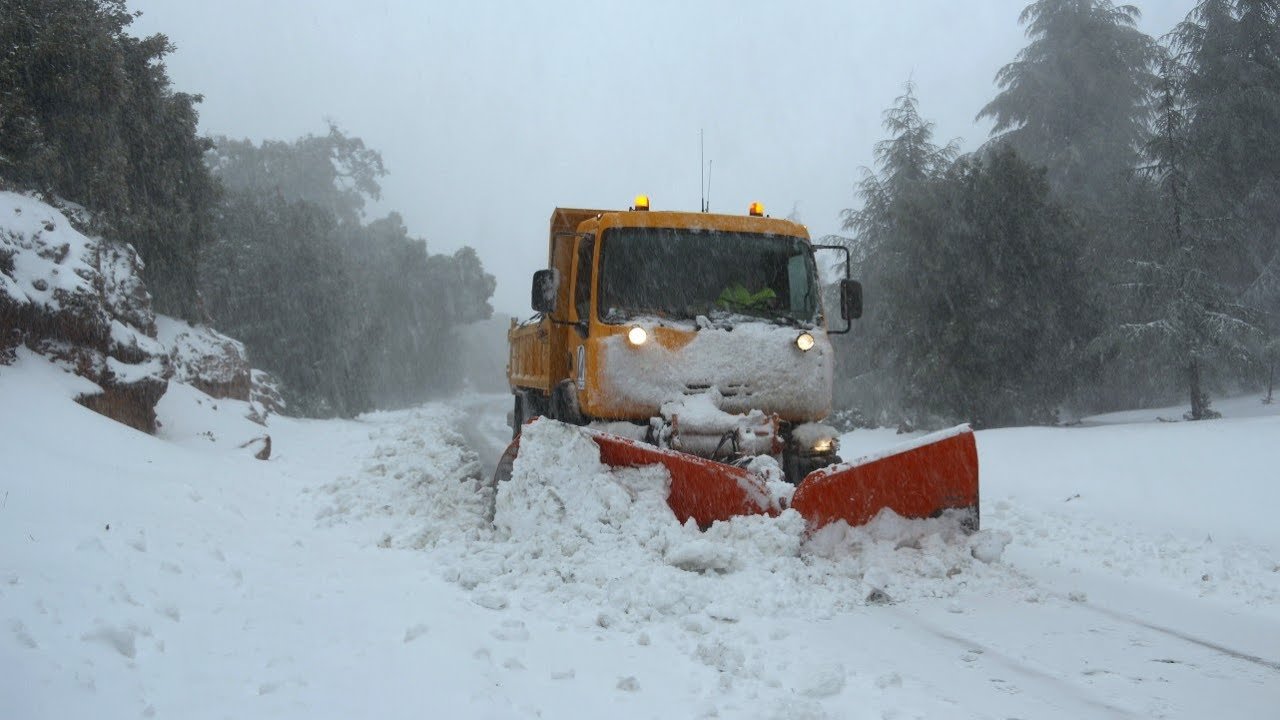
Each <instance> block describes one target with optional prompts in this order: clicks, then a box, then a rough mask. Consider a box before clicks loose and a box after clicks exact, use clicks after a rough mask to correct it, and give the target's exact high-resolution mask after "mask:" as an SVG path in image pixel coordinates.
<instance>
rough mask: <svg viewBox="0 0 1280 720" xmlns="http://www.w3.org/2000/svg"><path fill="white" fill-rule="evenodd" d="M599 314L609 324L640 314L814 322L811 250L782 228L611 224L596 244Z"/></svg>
mask: <svg viewBox="0 0 1280 720" xmlns="http://www.w3.org/2000/svg"><path fill="white" fill-rule="evenodd" d="M600 252H601V255H600V284H599V288H600V290H599V298H600V305H599V308H598V310H599V313H600V319H601V320H602V321H603V322H606V323H624V322H627V321H628V320H630V319H632V318H635V317H638V316H657V317H660V318H670V319H673V320H692V319H694V318H696V317H698V316H699V315H702V316H706V317H707V318H708V319H710V320H713V321H731V320H732V318H733V317H735V316H749V317H755V318H766V319H770V320H777V321H781V322H786V323H789V324H792V323H813V322H815V321H816V320H817V315H818V287H817V283H816V281H815V278H816V271H815V266H814V262H813V251H812V250H811V249H810V247H809V245H808V243H806V242H805V241H804V240H803V239H801V238H797V237H791V236H787V235H763V234H759V233H743V232H723V231H718V230H686V229H674V228H613V229H610V230H608V231H606V232H605V234H604V239H603V242H602V244H601V249H600Z"/></svg>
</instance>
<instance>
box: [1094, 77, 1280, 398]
mask: <svg viewBox="0 0 1280 720" xmlns="http://www.w3.org/2000/svg"><path fill="white" fill-rule="evenodd" d="M1156 87H1157V90H1156V93H1155V97H1154V100H1155V102H1154V107H1155V118H1156V122H1155V134H1154V135H1153V136H1152V138H1151V139H1150V140H1149V141H1148V143H1147V144H1146V152H1147V154H1148V156H1149V157H1150V159H1151V164H1150V165H1148V166H1146V167H1145V168H1143V170H1144V174H1145V175H1146V176H1147V177H1148V178H1150V179H1151V180H1153V181H1154V186H1155V188H1156V190H1157V191H1158V194H1159V197H1160V200H1161V202H1160V207H1161V209H1162V210H1161V212H1160V213H1159V214H1158V215H1157V217H1156V218H1155V220H1156V227H1157V228H1158V231H1157V233H1156V236H1155V238H1153V241H1152V242H1151V243H1150V244H1149V245H1147V246H1146V248H1145V250H1146V252H1145V255H1142V256H1139V257H1137V258H1135V259H1133V260H1131V261H1129V262H1127V263H1125V264H1124V267H1125V268H1126V272H1127V278H1126V281H1125V282H1124V283H1122V284H1121V285H1120V287H1122V288H1123V289H1124V290H1126V292H1127V296H1126V297H1123V298H1122V301H1123V304H1122V305H1121V307H1122V308H1123V309H1124V310H1123V311H1124V312H1125V314H1126V317H1125V320H1124V321H1122V322H1119V323H1118V324H1116V325H1114V326H1113V327H1111V328H1109V329H1107V330H1106V331H1105V332H1104V333H1102V334H1101V335H1100V336H1099V337H1098V338H1097V339H1096V340H1095V341H1094V342H1093V343H1092V348H1093V349H1094V351H1095V352H1098V353H1104V354H1108V355H1112V356H1119V357H1122V358H1128V357H1133V356H1137V357H1140V358H1143V359H1145V360H1147V361H1154V362H1155V363H1158V364H1164V365H1165V366H1166V367H1169V368H1174V369H1176V370H1178V371H1179V374H1180V375H1181V381H1182V382H1183V383H1184V387H1185V388H1186V396H1187V398H1188V400H1189V402H1190V405H1191V409H1190V410H1189V411H1188V413H1187V415H1186V416H1187V418H1188V419H1191V420H1201V419H1206V418H1212V417H1217V413H1216V412H1214V411H1213V410H1212V409H1211V407H1210V400H1209V394H1208V389H1207V387H1206V384H1207V382H1208V380H1209V379H1210V376H1212V375H1214V374H1218V373H1220V371H1221V370H1223V369H1228V368H1235V369H1240V368H1242V367H1247V366H1248V365H1249V364H1250V362H1251V360H1252V355H1253V352H1252V347H1251V346H1252V345H1254V344H1256V342H1257V341H1258V340H1259V339H1260V338H1261V336H1262V332H1261V330H1260V329H1259V327H1258V326H1257V324H1256V323H1257V318H1256V313H1254V312H1252V311H1251V310H1250V309H1249V308H1247V307H1245V306H1243V305H1241V304H1239V303H1237V302H1234V301H1233V300H1232V293H1231V292H1230V291H1229V289H1228V288H1226V287H1224V286H1223V285H1222V284H1221V283H1220V282H1218V281H1217V280H1215V278H1214V277H1213V274H1212V272H1211V268H1213V267H1214V262H1213V260H1214V259H1213V257H1212V254H1213V252H1214V250H1213V243H1211V242H1208V241H1206V235H1205V233H1206V231H1207V230H1210V229H1212V227H1213V225H1211V224H1205V223H1203V222H1202V221H1201V217H1200V216H1201V212H1200V209H1199V207H1198V204H1199V198H1198V197H1197V196H1196V195H1194V194H1192V193H1191V192H1190V191H1189V189H1188V188H1189V179H1188V178H1189V166H1190V164H1191V163H1192V162H1193V157H1194V156H1193V152H1192V149H1191V139H1190V136H1189V127H1188V120H1187V113H1186V111H1185V107H1184V100H1183V97H1184V88H1185V87H1186V76H1185V74H1184V72H1183V68H1182V67H1180V66H1179V65H1178V64H1177V63H1176V62H1174V61H1173V59H1172V58H1169V57H1166V58H1165V59H1164V61H1163V62H1162V63H1161V73H1160V80H1159V82H1158V83H1157V86H1156Z"/></svg>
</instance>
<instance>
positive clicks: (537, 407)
mask: <svg viewBox="0 0 1280 720" xmlns="http://www.w3.org/2000/svg"><path fill="white" fill-rule="evenodd" d="M547 404H548V403H547V401H546V400H545V399H544V398H542V397H540V396H539V395H538V394H537V393H535V392H532V391H529V392H518V393H516V404H515V409H514V410H513V411H512V413H511V418H512V420H513V423H512V425H511V437H512V439H515V438H517V437H519V436H520V429H521V428H523V427H524V424H525V423H527V422H529V421H530V420H532V419H534V418H536V417H540V416H543V415H546V414H547Z"/></svg>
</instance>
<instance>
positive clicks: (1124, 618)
mask: <svg viewBox="0 0 1280 720" xmlns="http://www.w3.org/2000/svg"><path fill="white" fill-rule="evenodd" d="M1080 605H1081V606H1082V607H1085V608H1088V609H1089V610H1092V611H1094V612H1096V613H1098V614H1100V615H1105V616H1107V617H1109V618H1111V619H1112V620H1118V621H1120V622H1126V623H1129V624H1131V625H1137V626H1139V627H1143V628H1146V629H1148V630H1153V631H1155V632H1158V633H1162V634H1164V635H1167V636H1169V637H1172V638H1177V639H1178V640H1182V641H1185V642H1189V643H1191V644H1193V645H1199V646H1200V647H1203V648H1206V649H1208V650H1212V651H1214V652H1216V653H1219V654H1221V655H1226V656H1227V657H1230V658H1234V659H1236V660H1242V661H1244V662H1248V663H1253V664H1254V665H1258V666H1260V667H1264V668H1267V669H1268V670H1274V671H1276V672H1280V662H1275V661H1273V660H1267V659H1266V658H1262V657H1258V656H1257V655H1251V654H1249V653H1246V652H1242V651H1240V650H1233V649H1231V648H1229V647H1227V646H1226V645H1222V644H1220V643H1217V642H1214V641H1212V640H1205V639H1203V638H1199V637H1196V636H1194V635H1190V634H1188V633H1184V632H1182V631H1180V630H1174V629H1173V628H1168V627H1164V626H1163V625H1156V624H1154V623H1149V622H1147V621H1145V620H1140V619H1138V618H1136V617H1133V616H1132V615H1129V614H1126V613H1122V612H1119V611H1116V610H1111V609H1108V608H1104V607H1102V606H1100V605H1095V604H1094V603H1080Z"/></svg>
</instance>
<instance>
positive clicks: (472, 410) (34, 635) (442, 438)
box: [0, 351, 1280, 720]
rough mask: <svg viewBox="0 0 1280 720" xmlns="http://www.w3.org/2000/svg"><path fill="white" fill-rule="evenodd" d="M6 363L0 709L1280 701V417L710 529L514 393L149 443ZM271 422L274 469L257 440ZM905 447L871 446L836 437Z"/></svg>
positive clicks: (843, 714)
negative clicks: (512, 431) (880, 513)
mask: <svg viewBox="0 0 1280 720" xmlns="http://www.w3.org/2000/svg"><path fill="white" fill-rule="evenodd" d="M82 383H83V381H79V380H77V379H76V378H74V377H72V376H70V375H67V374H65V373H63V372H62V371H61V370H58V369H56V368H54V367H53V366H51V365H49V364H48V363H47V362H46V361H44V360H43V359H41V358H40V357H38V356H35V355H32V354H30V353H27V352H25V351H20V355H19V359H18V362H17V363H16V364H15V365H13V366H9V367H0V468H2V469H0V669H2V671H0V718H71V717H95V718H115V717H121V718H124V717H174V718H201V717H219V718H222V717H228V718H242V717H301V718H323V717H334V718H339V717H341V718H351V717H375V716H376V717H387V718H399V717H405V718H410V717H413V718H418V717H432V718H433V717H466V718H510V717H545V718H578V717H582V718H589V717H644V718H650V717H652V718H663V719H664V720H665V719H668V718H688V717H721V718H795V719H808V718H915V717H927V718H969V717H973V718H1009V717H1019V718H1071V719H1073V720H1074V719H1076V718H1095V717H1135V718H1148V717H1175V718H1201V717H1206V716H1216V717H1230V718H1275V717H1277V716H1278V715H1277V708H1280V523H1277V522H1276V520H1275V512H1276V508H1277V507H1280V408H1274V407H1266V408H1263V407H1262V406H1260V405H1259V403H1258V399H1257V398H1256V397H1255V398H1243V399H1238V400H1236V401H1232V402H1224V403H1219V404H1218V405H1217V407H1218V409H1220V410H1222V411H1223V413H1224V415H1225V416H1226V417H1224V418H1223V419H1222V420H1216V421H1213V422H1205V423H1167V422H1156V421H1154V417H1155V416H1156V415H1160V416H1163V417H1166V418H1172V417H1178V415H1179V413H1178V411H1176V410H1174V409H1170V410H1168V411H1164V412H1160V411H1154V412H1153V413H1146V414H1143V415H1135V416H1131V417H1116V416H1109V417H1106V418H1098V419H1094V420H1093V421H1092V422H1091V423H1089V424H1088V426H1086V427H1076V428H1062V429H1053V428H1024V429H1010V430H999V431H991V432H983V433H979V435H978V443H979V454H980V462H981V464H982V492H983V508H982V510H983V525H984V530H983V531H982V532H981V533H979V534H978V535H975V536H964V535H963V534H960V533H958V532H956V528H954V527H953V526H950V525H948V524H947V523H946V522H945V521H942V520H935V521H922V522H905V521H901V520H897V519H895V518H881V519H879V520H877V521H876V522H874V523H872V524H871V525H870V526H868V527H865V528H859V529H853V530H847V531H846V530H843V529H829V530H827V531H824V532H821V533H818V534H817V535H815V536H813V537H806V536H805V534H804V532H803V528H802V526H801V524H800V523H799V522H798V519H797V518H796V517H795V516H794V515H792V514H790V513H784V515H783V516H782V517H780V518H778V519H775V520H770V519H766V518H741V519H738V520H735V521H734V522H731V523H726V524H722V525H718V526H716V527H714V528H712V529H711V530H710V531H708V532H706V533H701V532H699V531H697V530H696V529H694V528H685V527H681V526H680V525H678V524H677V523H676V522H675V520H674V519H673V518H672V517H671V515H670V513H669V512H668V511H667V510H666V507H665V504H664V502H663V497H662V490H661V487H662V481H663V478H662V477H661V475H660V474H659V473H656V472H655V471H653V470H648V469H631V470H625V471H612V470H609V469H607V468H603V467H601V466H600V465H599V463H598V461H597V460H596V458H595V457H594V453H593V452H592V447H591V446H590V444H589V443H588V442H587V441H585V440H584V439H583V438H582V437H581V436H580V435H578V434H577V433H576V432H573V431H571V430H566V429H564V428H561V427H557V426H554V425H552V424H545V425H541V426H539V425H538V424H535V425H534V426H533V427H532V428H531V429H530V430H529V432H528V433H527V436H526V438H525V441H524V445H523V450H522V454H521V456H520V459H519V460H518V461H517V466H516V468H515V474H514V477H513V479H512V481H511V482H510V483H507V484H505V485H504V486H503V488H502V489H501V491H500V492H499V493H498V497H497V498H496V502H495V504H496V513H497V514H496V522H495V523H493V524H491V523H489V522H488V520H487V517H488V514H489V512H490V511H491V510H492V508H491V507H490V504H489V498H488V497H487V496H486V495H485V493H484V492H483V490H482V486H483V485H484V483H483V482H481V481H479V480H478V479H479V478H481V477H482V476H484V475H486V474H487V472H486V471H487V470H488V468H490V467H491V466H492V458H489V457H484V458H481V457H478V456H477V454H476V453H475V452H473V451H472V450H471V449H470V448H471V447H483V448H484V452H485V453H486V454H490V453H491V452H492V449H493V448H496V447H501V445H502V443H503V442H504V440H505V436H504V434H505V433H507V432H508V431H507V430H506V428H505V425H504V424H503V417H502V416H503V414H505V412H506V410H507V409H508V407H507V406H508V405H509V402H508V401H507V400H506V398H502V397H496V396H472V397H469V398H464V399H462V400H460V401H458V402H455V403H450V404H440V405H433V406H428V407H424V408H418V409H414V410H409V411H403V412H396V413H375V414H371V415H367V416H364V417H362V418H360V419H359V420H356V421H350V422H341V421H326V422H319V421H303V420H293V419H288V418H278V417H273V418H271V420H270V422H269V427H268V428H262V427H260V426H258V425H254V424H252V423H250V422H248V421H246V420H244V419H243V415H244V414H245V411H246V407H245V406H244V404H242V403H237V402H234V401H226V400H211V399H210V398H208V397H207V396H204V395H202V394H201V393H199V392H198V391H196V390H194V389H192V388H190V387H189V386H186V385H183V384H180V383H171V385H170V390H169V393H168V394H167V395H166V396H165V398H164V399H163V400H162V402H161V405H160V407H159V408H158V411H159V416H160V421H161V423H162V427H161V429H160V435H159V436H158V437H150V436H147V435H144V434H141V433H138V432H135V431H133V430H130V429H128V428H126V427H124V426H121V425H118V424H116V423H114V422H112V421H110V420H107V419H106V418H103V417H100V416H98V415H95V414H93V413H91V412H89V411H87V410H85V409H83V408H81V407H80V406H78V405H76V404H75V403H74V402H72V400H71V399H70V398H71V397H72V396H73V395H74V394H75V393H76V392H77V391H78V389H82ZM264 433H269V434H270V436H271V439H272V448H273V454H272V457H271V459H270V460H269V461H266V462H262V461H258V460H255V459H254V458H253V457H252V455H253V451H254V450H255V449H256V448H257V447H258V445H257V444H251V445H249V446H248V447H244V448H242V447H240V446H241V445H242V444H244V443H246V442H250V441H253V440H254V439H255V438H258V437H259V436H261V435H262V434H264ZM900 439H901V438H899V437H896V436H894V435H892V434H891V433H880V432H858V433H852V434H850V435H846V436H845V437H844V438H842V446H843V448H844V450H843V454H844V455H845V456H846V457H854V456H856V455H858V454H860V453H861V452H874V451H876V450H878V449H880V448H883V447H884V446H885V445H887V444H891V443H894V442H897V441H899V440H900Z"/></svg>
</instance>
